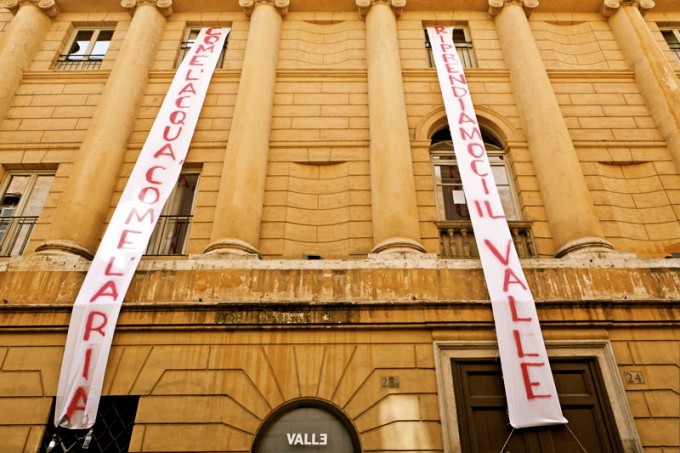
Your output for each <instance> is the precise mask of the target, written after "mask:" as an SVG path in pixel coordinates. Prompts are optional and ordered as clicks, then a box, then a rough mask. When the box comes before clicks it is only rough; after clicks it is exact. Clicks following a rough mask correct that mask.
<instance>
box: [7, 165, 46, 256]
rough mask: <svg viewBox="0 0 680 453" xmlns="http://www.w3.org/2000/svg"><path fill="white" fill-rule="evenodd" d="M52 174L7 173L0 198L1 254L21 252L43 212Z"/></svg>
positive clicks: (10, 254)
mask: <svg viewBox="0 0 680 453" xmlns="http://www.w3.org/2000/svg"><path fill="white" fill-rule="evenodd" d="M53 180H54V175H51V174H44V173H10V174H9V175H7V177H6V178H5V181H4V183H3V184H2V186H0V187H2V196H1V197H0V256H15V255H21V253H22V252H23V251H24V248H26V244H27V243H28V240H29V238H30V237H31V231H33V226H34V225H35V224H36V222H37V220H38V215H39V214H40V211H42V208H43V205H44V204H45V200H46V199H47V194H48V193H49V191H50V187H51V186H52V181H53Z"/></svg>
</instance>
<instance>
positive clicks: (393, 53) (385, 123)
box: [356, 0, 425, 254]
mask: <svg viewBox="0 0 680 453" xmlns="http://www.w3.org/2000/svg"><path fill="white" fill-rule="evenodd" d="M356 4H357V6H358V7H359V13H360V14H361V15H362V17H365V19H366V60H367V65H368V116H369V118H368V121H369V128H370V132H369V137H370V171H371V203H372V213H373V241H374V247H373V253H376V254H394V253H409V254H413V253H416V254H419V253H422V252H424V251H425V249H424V248H423V246H422V245H421V244H420V227H419V223H418V203H417V200H416V190H415V181H414V177H413V159H412V156H411V141H410V138H411V137H410V134H409V128H408V122H407V116H406V102H405V100H404V83H403V80H402V75H401V60H400V58H399V40H398V37H397V21H396V16H397V15H398V14H399V13H400V12H401V9H402V8H403V7H404V6H405V4H406V0H391V2H387V1H382V0H356Z"/></svg>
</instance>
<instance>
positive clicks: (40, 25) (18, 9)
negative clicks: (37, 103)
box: [0, 0, 57, 121]
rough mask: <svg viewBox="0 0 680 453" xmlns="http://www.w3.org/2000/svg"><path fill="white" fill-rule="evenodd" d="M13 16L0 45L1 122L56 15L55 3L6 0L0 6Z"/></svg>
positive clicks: (35, 0) (34, 0) (41, 0)
mask: <svg viewBox="0 0 680 453" xmlns="http://www.w3.org/2000/svg"><path fill="white" fill-rule="evenodd" d="M0 6H4V7H5V8H7V9H9V10H10V11H11V12H12V14H14V19H12V22H11V23H10V24H9V28H8V29H7V31H6V32H5V35H4V36H3V39H2V40H1V41H0V68H2V76H1V77H0V121H2V120H3V119H4V118H5V115H7V111H8V110H9V106H10V104H11V102H12V99H13V98H14V95H15V94H16V91H17V88H18V87H19V84H20V83H21V79H22V78H23V76H24V71H25V70H26V68H28V67H29V65H30V64H31V62H32V61H33V58H34V57H35V54H36V53H37V52H38V48H39V47H40V44H42V42H43V41H44V40H45V35H46V34H47V31H48V30H49V28H50V24H51V22H52V21H51V18H53V17H55V16H56V15H57V6H56V3H55V1H54V0H5V2H4V3H0Z"/></svg>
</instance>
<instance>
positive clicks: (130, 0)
mask: <svg viewBox="0 0 680 453" xmlns="http://www.w3.org/2000/svg"><path fill="white" fill-rule="evenodd" d="M143 5H151V6H155V7H156V8H158V10H159V11H160V12H161V14H163V16H165V17H170V16H172V0H123V1H121V2H120V6H122V7H123V8H127V9H128V10H129V11H130V15H131V16H132V15H134V14H135V11H136V10H137V8H138V7H140V6H143Z"/></svg>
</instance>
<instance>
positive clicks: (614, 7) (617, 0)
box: [600, 0, 656, 17]
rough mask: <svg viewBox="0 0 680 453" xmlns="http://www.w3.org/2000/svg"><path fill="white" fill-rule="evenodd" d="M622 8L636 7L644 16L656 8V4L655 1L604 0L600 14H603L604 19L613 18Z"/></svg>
mask: <svg viewBox="0 0 680 453" xmlns="http://www.w3.org/2000/svg"><path fill="white" fill-rule="evenodd" d="M622 6H633V7H636V8H638V9H639V10H640V13H641V14H642V15H643V16H644V15H645V14H646V13H647V11H649V10H650V9H652V8H654V7H655V6H656V3H654V0H604V3H603V4H602V8H600V14H602V15H603V16H604V17H611V16H612V15H614V13H616V12H617V11H618V10H619V9H620V8H621V7H622Z"/></svg>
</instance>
